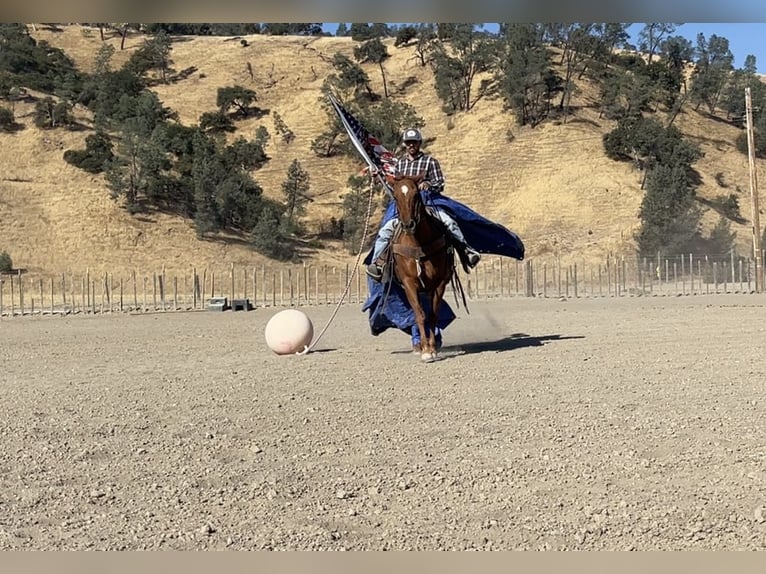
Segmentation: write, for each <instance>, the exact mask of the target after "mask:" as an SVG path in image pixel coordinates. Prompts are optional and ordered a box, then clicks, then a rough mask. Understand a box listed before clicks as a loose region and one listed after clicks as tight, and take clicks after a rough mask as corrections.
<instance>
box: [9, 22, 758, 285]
mask: <svg viewBox="0 0 766 574" xmlns="http://www.w3.org/2000/svg"><path fill="white" fill-rule="evenodd" d="M32 33H33V35H34V36H35V37H36V38H37V39H41V40H42V39H44V40H47V41H49V42H50V43H51V44H52V45H54V46H56V47H59V48H62V49H63V50H65V51H66V53H67V54H69V55H70V57H72V58H73V59H74V60H75V62H76V63H77V65H78V66H79V67H81V68H82V69H84V70H87V71H90V70H91V67H92V65H93V60H94V56H95V54H96V51H97V49H98V47H99V45H100V43H101V40H100V38H99V34H98V31H97V30H94V29H89V28H84V27H81V26H75V25H73V26H66V27H64V28H63V29H62V31H52V30H50V29H47V28H45V27H42V28H40V27H38V28H37V30H36V31H34V32H32ZM246 40H247V44H248V45H247V46H243V45H242V44H241V43H240V41H239V39H231V38H222V37H200V38H179V39H177V41H176V42H174V44H173V51H172V54H171V57H172V59H173V67H174V69H176V70H184V69H187V68H190V67H192V66H194V67H196V68H197V70H196V71H195V72H194V73H192V74H191V75H190V76H189V77H188V78H186V79H184V80H180V81H178V82H176V83H173V84H170V85H162V86H158V87H157V88H156V91H157V93H158V95H159V96H160V98H161V99H162V101H163V103H164V104H165V105H166V106H169V107H170V108H172V109H174V110H176V111H177V112H178V114H179V116H180V119H181V121H183V122H184V123H187V124H191V123H194V122H196V121H197V120H198V118H199V116H200V114H202V113H203V112H206V111H212V110H214V108H215V100H216V93H217V89H218V88H219V87H221V86H226V85H233V84H241V85H243V86H246V87H249V88H251V89H253V90H255V91H256V93H257V95H258V106H259V107H260V108H263V109H268V110H271V111H272V112H278V113H279V114H280V115H281V116H282V118H283V119H284V121H285V122H286V124H287V125H288V126H289V127H290V129H292V130H293V131H294V133H295V135H296V138H295V140H294V141H293V142H291V143H289V144H286V143H283V142H281V141H277V139H278V138H274V137H272V140H271V141H270V142H269V144H268V146H267V153H268V154H269V156H270V157H271V158H272V159H271V160H270V161H269V162H268V164H267V165H266V166H265V167H264V168H262V169H260V170H258V171H257V172H255V173H254V177H255V179H256V180H257V181H258V183H259V184H260V185H261V186H262V187H263V189H264V192H265V193H266V194H267V195H270V196H273V197H279V196H280V194H281V183H282V181H284V179H285V175H286V172H287V168H288V166H289V164H290V162H292V160H293V159H296V158H297V159H299V161H300V162H301V164H302V165H303V167H304V168H305V169H306V170H307V171H308V172H309V173H310V175H311V193H312V195H313V196H314V198H315V201H314V202H313V203H311V204H310V205H309V208H308V213H307V215H306V219H307V225H308V226H309V228H312V227H313V228H318V226H319V225H320V224H321V223H322V222H323V221H327V220H328V219H329V218H330V217H331V216H333V215H335V216H337V215H339V209H340V196H341V195H342V194H343V193H344V188H345V182H346V180H347V178H348V176H349V175H350V174H351V173H353V172H355V171H356V170H357V169H358V168H359V167H360V166H361V164H360V163H358V162H355V161H353V160H350V159H333V160H327V159H319V158H317V157H316V156H314V155H313V154H312V152H311V151H310V143H311V141H312V140H313V139H314V138H315V137H316V136H317V135H318V134H319V133H321V132H322V131H323V129H324V127H325V121H326V119H325V115H324V113H323V112H322V110H321V108H320V107H319V103H318V99H319V97H320V96H321V92H320V87H321V85H322V80H323V78H324V77H325V76H326V75H327V74H329V73H331V72H332V68H331V65H330V64H329V62H328V58H330V57H331V56H332V55H333V54H334V53H335V52H342V53H344V54H347V55H349V56H351V55H352V51H353V47H354V43H353V42H352V40H351V39H349V38H334V37H320V38H304V37H272V36H257V35H256V36H251V37H247V38H246ZM106 41H107V42H110V43H112V44H113V45H114V46H115V48H116V50H117V51H116V54H115V65H120V64H121V63H122V62H123V61H125V59H127V57H128V56H129V54H130V53H131V51H132V50H134V49H135V48H136V47H137V46H140V45H141V43H142V42H143V38H142V37H141V36H139V35H135V36H131V37H129V38H128V39H127V41H126V45H125V50H123V51H120V45H119V44H120V39H119V37H116V36H115V37H110V38H107V40H106ZM388 42H389V53H390V54H391V58H390V60H389V61H387V63H386V64H385V68H386V71H387V75H388V78H389V81H390V89H391V92H392V97H395V98H401V99H403V100H405V101H407V102H409V103H411V104H412V105H414V106H415V107H416V109H417V111H418V113H420V114H421V115H422V116H423V117H424V119H425V120H426V126H425V128H424V131H425V132H426V135H427V136H428V137H429V138H434V139H433V143H432V144H430V145H429V146H428V151H430V152H432V153H433V154H434V155H436V157H438V158H439V159H440V160H441V162H442V164H443V167H444V169H445V173H446V176H447V179H448V184H447V193H448V194H449V195H451V196H452V197H454V198H455V199H457V200H459V201H462V202H464V203H466V204H467V205H469V206H471V207H473V208H474V209H475V210H476V211H478V212H480V213H482V214H483V215H485V216H486V217H488V218H490V219H492V220H494V221H497V222H499V223H502V224H504V225H506V226H507V227H509V228H511V229H513V230H515V231H517V232H518V233H519V234H520V235H521V237H522V238H523V239H524V241H525V243H526V245H527V253H528V257H530V258H534V257H548V256H551V257H552V256H554V255H558V256H560V257H561V260H562V262H566V261H590V262H594V261H602V260H604V259H605V258H606V256H607V255H608V254H615V255H628V254H632V253H633V252H634V241H633V239H632V236H633V232H634V231H635V230H636V228H637V224H638V219H637V212H638V207H639V204H640V201H641V197H642V191H641V189H640V181H641V174H640V173H639V172H638V171H636V170H635V169H634V168H633V167H632V166H631V165H628V164H625V163H617V162H614V161H612V160H610V159H608V158H607V157H606V156H605V155H604V151H603V146H602V143H601V138H602V135H603V134H604V133H606V132H607V131H609V130H610V129H612V127H613V123H612V122H610V121H607V120H603V119H600V118H599V117H598V111H597V110H596V109H595V107H592V106H591V104H592V102H593V99H592V98H590V97H589V91H588V90H589V88H588V86H587V85H585V86H581V91H580V93H579V94H578V96H576V101H575V104H576V105H577V108H578V109H577V110H576V113H575V115H574V116H573V117H570V118H569V119H568V121H567V122H566V123H552V122H551V123H546V124H544V125H542V126H539V127H537V128H534V129H530V128H519V127H517V126H515V124H514V122H513V118H512V117H511V116H510V115H509V114H507V113H503V112H502V104H501V102H500V101H497V100H483V101H480V102H479V103H478V104H477V105H476V106H475V109H473V110H472V111H471V112H469V113H465V114H460V115H457V116H453V117H447V116H446V115H445V114H444V113H443V112H442V111H441V110H440V105H439V101H438V99H437V96H436V94H435V91H434V89H433V80H432V76H431V73H430V71H429V70H428V69H427V68H423V67H421V66H419V65H418V64H417V62H416V61H415V60H414V59H413V58H412V56H413V48H406V47H405V48H395V47H394V46H393V40H389V41H388ZM248 62H249V63H251V64H252V67H253V71H254V78H253V79H251V78H250V75H249V73H248V71H247V64H248ZM367 72H368V74H369V76H370V78H371V79H372V81H373V83H374V88H375V90H376V91H378V92H380V93H382V91H383V89H382V81H381V76H380V73H379V70H378V68H377V66H376V65H370V66H369V68H367ZM404 86H408V87H406V88H405V87H404ZM32 109H33V106H32V105H31V104H25V105H17V106H16V109H15V113H16V116H17V121H20V122H22V123H23V124H24V126H25V129H22V130H20V131H18V132H16V133H14V134H3V135H0V142H1V143H2V155H3V160H2V166H3V167H2V170H0V222H2V223H1V225H2V227H1V229H2V233H1V234H0V250H7V251H8V252H9V253H10V254H11V256H12V258H13V262H14V265H15V266H16V267H21V268H27V269H29V270H34V271H42V272H73V273H78V272H82V271H83V270H84V269H86V268H88V269H90V270H93V271H95V272H105V271H111V272H119V271H121V270H124V271H127V270H132V269H138V270H142V271H151V270H154V269H158V268H160V267H162V266H163V265H164V266H166V268H167V269H169V270H170V269H174V268H175V269H178V270H184V269H189V267H190V266H192V265H196V266H197V267H203V266H210V267H215V266H216V265H220V266H228V265H229V264H230V263H234V264H236V265H259V264H261V263H263V262H268V260H266V259H264V258H263V257H262V256H260V255H259V254H257V253H255V252H253V251H252V250H251V249H249V248H248V247H246V246H244V245H242V244H241V242H236V241H233V242H225V241H200V240H198V239H197V238H196V236H195V233H194V230H193V227H192V225H191V222H189V221H185V220H182V219H180V218H176V217H171V216H168V215H163V214H151V215H150V216H148V217H134V216H131V215H129V214H128V213H127V212H126V211H125V210H124V209H122V207H121V206H120V205H119V204H118V203H116V202H114V201H113V200H112V199H110V197H109V195H108V192H107V189H106V186H105V183H104V180H103V179H102V178H101V177H99V176H92V175H89V174H87V173H86V172H84V171H81V170H79V169H76V168H74V167H72V166H70V165H68V164H67V163H66V162H64V160H63V157H62V156H63V152H64V150H66V149H71V148H78V149H81V148H83V147H84V139H85V137H86V136H87V135H88V131H87V130H83V131H71V132H70V131H65V130H55V131H41V130H38V129H37V128H35V127H34V124H33V122H32V117H31V112H32ZM77 114H78V117H79V118H80V119H81V121H82V122H83V123H85V124H86V125H87V123H88V117H87V115H86V113H85V111H84V110H81V109H78V110H77ZM260 124H263V125H265V126H266V127H267V128H268V130H269V132H270V133H271V134H272V136H274V128H273V120H272V117H271V116H270V115H267V116H264V117H262V118H260V119H250V120H246V121H242V122H239V123H238V124H237V127H238V134H243V135H245V136H247V137H252V136H253V134H254V132H255V129H256V128H257V126H258V125H260ZM676 125H677V126H678V127H679V128H681V130H682V131H683V132H684V133H685V134H686V135H687V136H688V137H690V138H691V139H693V140H694V141H696V142H698V143H699V144H700V145H701V147H702V149H703V151H704V153H705V157H704V158H703V159H702V160H700V161H699V162H698V163H697V164H696V166H695V167H696V168H697V170H698V171H699V173H700V175H701V178H702V184H701V187H700V188H699V189H698V193H699V195H700V196H702V197H703V198H713V197H715V196H716V195H719V194H722V193H730V192H734V193H737V195H738V196H739V200H740V206H741V208H742V214H743V216H745V217H748V216H749V214H750V199H749V197H750V196H749V175H748V161H747V157H746V156H744V155H743V154H741V153H739V152H737V151H736V149H735V148H734V140H735V137H736V136H737V135H738V133H739V130H738V129H737V128H735V127H732V126H730V125H728V124H726V123H723V122H719V121H715V120H712V119H710V118H708V117H707V116H705V115H704V114H702V113H698V112H695V111H693V110H692V109H690V108H687V109H686V110H685V111H684V112H683V113H682V114H681V115H680V116H679V118H678V119H677V120H676ZM509 129H511V130H512V131H513V134H514V138H513V141H511V142H509V141H508V138H507V137H506V134H507V132H508V130H509ZM759 169H760V170H761V171H762V169H763V166H762V165H761V163H760V162H759ZM760 179H762V177H761V178H760ZM717 180H719V181H722V182H724V183H725V184H726V187H725V188H723V187H722V186H721V185H720V184H719V183H718V181H717ZM717 217H718V216H717V214H715V213H713V212H708V213H706V215H705V218H704V220H703V222H704V224H705V225H706V226H708V227H709V226H712V225H713V224H714V223H715V221H716V220H717ZM376 221H377V220H376ZM733 229H734V230H736V231H737V232H738V237H737V241H738V244H739V248H740V251H741V252H742V253H747V252H748V250H749V249H750V245H751V242H752V237H751V232H750V227H749V223H746V224H745V225H736V224H733ZM354 260H355V257H354V255H353V254H349V253H347V252H346V251H344V250H343V249H342V248H340V247H339V246H337V245H331V244H328V245H327V246H326V248H324V249H321V250H319V251H317V252H316V253H314V254H313V255H312V256H311V260H310V261H309V262H310V263H330V264H333V265H336V264H344V263H352V262H354Z"/></svg>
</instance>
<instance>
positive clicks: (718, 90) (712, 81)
mask: <svg viewBox="0 0 766 574" xmlns="http://www.w3.org/2000/svg"><path fill="white" fill-rule="evenodd" d="M696 53H697V62H696V66H695V69H694V73H693V74H692V87H691V94H690V97H691V100H692V102H693V103H694V104H695V109H699V106H700V105H701V104H703V103H704V104H705V105H706V106H707V108H708V111H709V112H710V114H714V113H715V110H716V107H717V106H718V103H719V100H720V98H721V94H722V93H723V89H724V87H725V85H726V83H727V81H728V77H729V73H730V72H731V70H732V62H733V61H734V56H733V54H732V53H731V50H730V49H729V40H727V39H726V38H723V37H720V36H716V35H715V34H712V35H711V36H710V39H709V40H706V39H705V35H704V34H702V33H700V34H697V48H696Z"/></svg>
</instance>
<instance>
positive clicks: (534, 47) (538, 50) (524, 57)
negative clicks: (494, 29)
mask: <svg viewBox="0 0 766 574" xmlns="http://www.w3.org/2000/svg"><path fill="white" fill-rule="evenodd" d="M498 62H499V63H498V68H497V70H498V71H497V72H496V81H497V84H498V91H499V93H500V95H501V96H502V98H503V100H504V102H505V107H506V109H512V110H513V112H514V114H515V116H516V122H517V123H518V124H519V125H530V126H533V127H534V126H535V125H537V124H539V123H540V122H541V121H543V120H544V119H545V117H546V116H547V114H548V110H549V108H550V98H551V94H552V92H553V89H554V87H555V85H556V83H555V77H554V76H553V73H552V71H551V69H550V58H549V56H548V50H547V48H546V47H545V45H544V44H543V42H542V30H541V26H540V25H539V24H503V25H502V26H501V28H500V48H499V50H498Z"/></svg>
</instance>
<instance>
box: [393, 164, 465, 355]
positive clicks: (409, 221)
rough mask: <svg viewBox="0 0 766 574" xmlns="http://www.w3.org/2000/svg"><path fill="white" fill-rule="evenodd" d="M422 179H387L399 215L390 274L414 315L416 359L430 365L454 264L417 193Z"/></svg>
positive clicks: (437, 225)
mask: <svg viewBox="0 0 766 574" xmlns="http://www.w3.org/2000/svg"><path fill="white" fill-rule="evenodd" d="M423 176H424V174H418V175H416V176H402V175H398V176H396V177H389V178H388V182H389V184H390V185H391V186H392V189H393V194H392V195H393V199H394V201H395V202H396V209H397V212H398V214H399V226H398V229H397V231H396V232H395V233H394V236H393V239H392V241H391V251H392V252H393V268H394V275H395V276H396V278H397V279H398V280H399V282H400V283H401V285H402V288H403V289H404V293H405V295H406V296H407V301H408V302H409V304H410V307H412V310H413V312H414V314H415V321H416V322H417V325H418V329H419V330H420V345H421V348H420V358H421V359H422V360H423V361H424V362H431V361H434V360H436V354H437V344H436V324H437V320H438V317H439V307H440V306H441V303H442V299H443V297H444V290H445V289H446V287H447V284H448V283H449V282H450V281H451V280H452V277H453V273H454V267H455V263H454V255H453V251H452V247H451V244H450V242H449V241H448V239H447V232H446V230H445V229H444V225H443V224H442V222H441V221H440V220H439V219H438V218H437V217H436V216H434V215H431V214H429V213H428V211H427V210H426V206H425V205H424V204H423V199H422V197H421V195H420V192H419V191H418V184H419V183H420V182H421V181H422V180H423ZM421 296H422V297H423V298H424V303H425V307H426V308H425V309H424V303H423V302H421ZM413 350H414V351H417V349H413Z"/></svg>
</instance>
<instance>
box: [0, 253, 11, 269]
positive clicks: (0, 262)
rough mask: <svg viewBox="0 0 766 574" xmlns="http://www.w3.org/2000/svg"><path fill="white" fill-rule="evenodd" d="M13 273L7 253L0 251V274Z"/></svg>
mask: <svg viewBox="0 0 766 574" xmlns="http://www.w3.org/2000/svg"><path fill="white" fill-rule="evenodd" d="M11 271H13V261H12V260H11V256H10V255H8V252H7V251H0V273H10V272H11Z"/></svg>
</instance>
